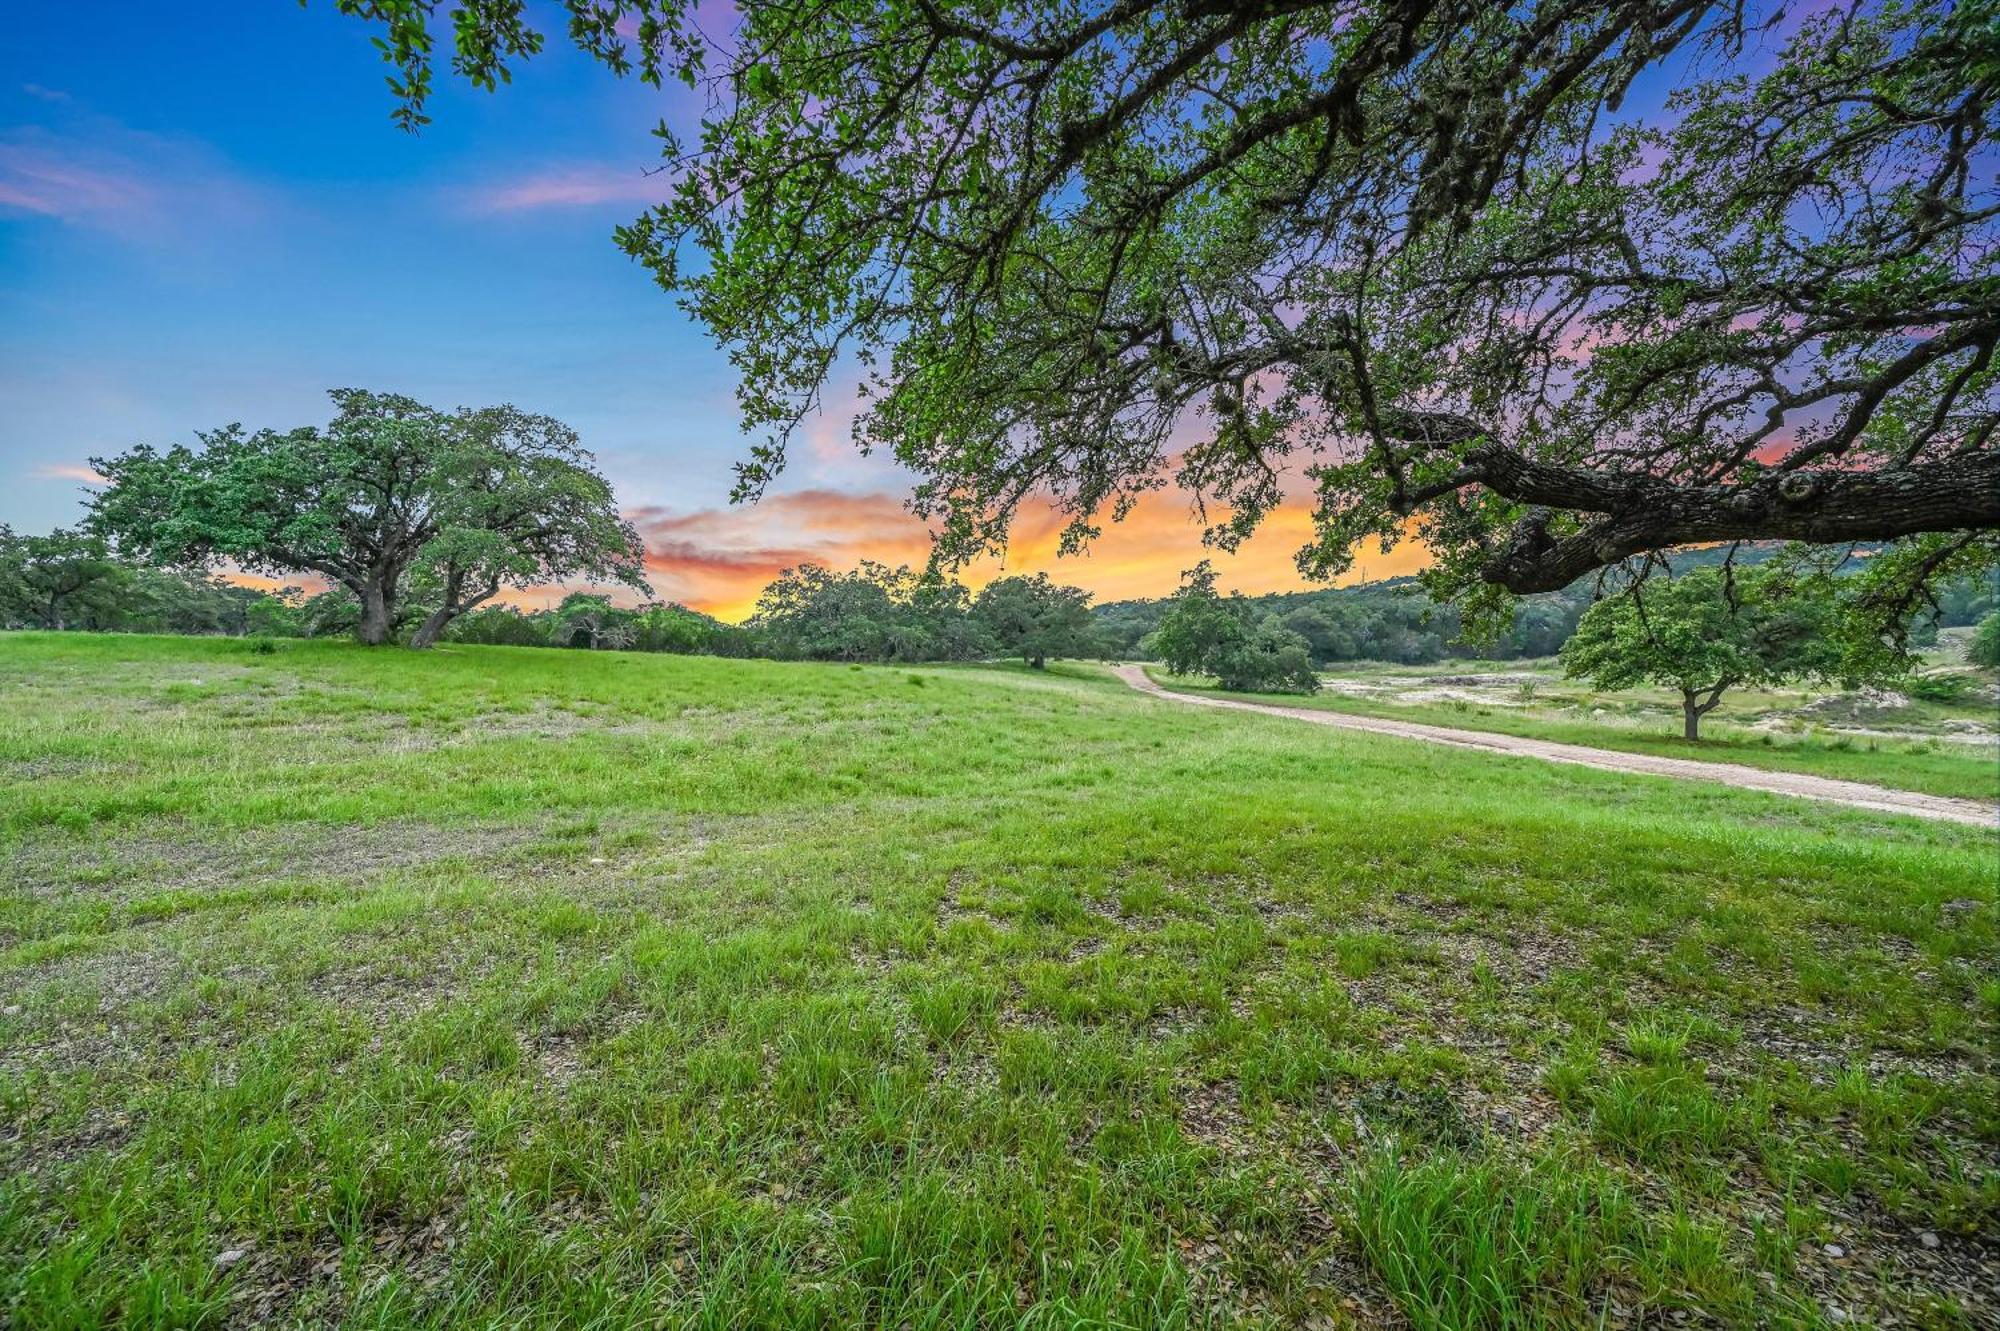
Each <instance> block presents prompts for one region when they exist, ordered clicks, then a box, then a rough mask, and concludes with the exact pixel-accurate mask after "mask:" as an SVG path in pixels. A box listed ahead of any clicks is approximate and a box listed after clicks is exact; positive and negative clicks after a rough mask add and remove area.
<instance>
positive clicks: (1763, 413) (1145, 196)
mask: <svg viewBox="0 0 2000 1331" xmlns="http://www.w3.org/2000/svg"><path fill="white" fill-rule="evenodd" d="M341 4H342V8H344V9H346V10H348V11H350V12H353V13H356V14H359V15H361V16H363V17H365V18H368V19H371V20H373V21H376V22H378V23H380V24H382V25H383V26H384V28H385V40H384V43H383V53H384V58H385V59H387V60H388V61H390V62H391V64H392V65H393V66H394V67H395V69H396V71H397V72H396V76H395V78H394V79H392V85H393V86H394V88H395V90H396V94H397V96H398V99H399V108H398V114H399V115H400V116H401V117H402V118H403V119H404V120H405V122H406V123H409V124H415V123H418V122H420V120H421V117H422V107H423V99H424V96H425V94H426V92H427V91H428V89H429V87H430V84H431V78H432V66H433V62H434V60H435V58H436V57H435V53H434V38H433V35H432V28H433V27H434V26H441V25H442V21H443V20H442V18H441V16H440V15H439V12H438V11H439V10H440V8H441V7H442V0H397V3H394V4H389V3H384V2H382V0H341ZM564 8H565V9H566V10H567V13H568V16H569V20H570V33H571V37H572V39H573V40H574V41H575V42H576V43H577V44H578V45H579V46H580V47H581V48H583V49H584V50H585V51H587V52H589V53H590V54H591V55H593V56H594V57H596V58H597V59H599V60H601V61H603V62H604V63H605V64H606V65H608V66H609V67H610V68H612V69H613V70H614V71H617V72H619V73H626V72H630V71H634V70H636V71H637V72H638V73H639V74H640V75H641V76H642V77H644V78H647V79H649V80H652V81H655V82H657V81H659V80H661V79H663V78H665V77H670V76H678V77H681V78H684V79H686V80H687V81H688V82H690V83H696V84H702V83H705V85H706V86H707V87H708V88H709V90H710V92H711V94H712V103H711V110H710V112H709V114H708V115H707V117H706V118H705V119H704V121H703V124H702V126H701V129H700V132H699V137H698V141H695V142H693V143H692V144H691V145H690V146H689V147H687V148H686V149H683V147H682V145H681V144H680V143H679V141H678V140H676V139H675V138H674V136H673V135H672V134H670V133H667V132H666V129H665V127H664V126H663V127H662V135H663V137H664V138H665V139H666V140H667V145H666V150H667V156H668V159H669V161H668V164H669V166H670V168H671V169H672V171H673V172H674V173H675V180H676V192H675V195H674V198H673V200H672V202H670V203H668V204H666V205H664V206H662V207H660V208H658V209H655V210H653V211H651V212H649V213H647V214H646V215H644V216H643V217H641V218H639V219H637V220H636V221H634V222H633V223H632V224H631V225H630V226H628V227H626V228H624V229H622V230H621V232H620V233H619V239H620V242H621V243H622V244H623V245H624V247H625V248H626V249H627V250H628V251H629V252H630V253H632V254H633V255H634V256H635V257H637V258H638V259H640V260H641V261H643V262H644V263H645V264H647V265H648V266H649V267H650V268H651V269H652V270H653V272H654V274H655V275H656V277H657V278H658V280H659V281H660V282H661V284H662V285H664V286H666V287H667V288H669V289H671V290H675V291H677V292H679V293H680V294H681V295H682V297H683V299H684V300H685V301H686V303H687V304H688V306H689V308H690V309H692V310H693V311H694V313H695V314H696V315H698V316H699V317H700V318H701V319H702V320H703V321H704V322H705V323H706V324H707V325H708V326H709V328H710V329H711V330H712V331H713V332H714V334H715V336H716V337H717V338H718V339H719V340H720V341H721V342H722V343H723V344H724V345H725V346H726V347H728V348H729V350H730V352H731V354H732V355H733V357H734V358H735V361H736V365H737V367H738V369H739V371H740V373H741V377H742V382H741V389H740V392H741V400H742V406H743V414H744V418H745V421H746V424H747V425H749V426H750V427H752V428H753V429H756V430H762V431H768V438H767V441H766V442H764V443H762V444H760V445H758V446H757V447H756V448H755V450H754V451H753V454H752V456H751V457H750V459H749V460H748V461H747V462H746V463H745V464H744V465H743V468H742V471H741V477H740V483H739V487H738V489H739V493H740V494H746V495H749V494H755V493H757V492H759V491H760V490H761V488H762V487H763V486H764V485H765V484H766V483H767V482H768V481H769V480H770V478H771V477H772V476H773V475H775V474H776V472H777V471H778V470H779V469H780V468H781V467H782V465H783V462H784V449H785V443H786V440H787V439H788V437H789V434H790V431H791V428H792V426H793V425H794V424H795V423H796V422H797V421H799V420H800V419H801V418H802V416H803V415H804V414H805V413H807V412H808V411H810V410H811V409H812V408H813V407H814V405H815V404H816V403H817V401H818V399H819V395H820V393H821V391H822V389H823V388H824V387H825V385H826V383H827V381H828V378H829V376H830V375H831V374H832V373H834V372H835V369H836V367H837V366H838V365H839V364H840V361H841V358H842V357H843V356H844V355H847V356H853V357H855V358H856V359H858V361H859V362H860V363H862V364H864V365H866V366H867V367H869V371H868V372H869V374H870V376H871V382H870V384H869V390H870V398H869V400H870V402H871V404H872V405H871V406H870V408H869V410H868V411H867V412H866V413H865V414H864V415H863V416H862V418H861V419H860V421H859V422H858V424H857V434H858V436H859V441H860V442H861V443H862V444H864V445H866V446H879V447H881V448H884V449H886V450H889V451H891V452H893V454H894V455H895V456H896V457H897V458H898V459H899V460H900V461H902V462H903V463H905V464H906V465H908V466H909V467H911V468H912V469H914V470H915V471H916V472H917V473H918V475H919V476H920V478H921V482H920V484H919V486H918V488H917V490H916V493H915V496H914V501H913V502H914V505H915V507H916V508H917V510H918V511H919V512H920V513H922V514H925V515H926V516H929V517H932V518H934V519H935V520H936V522H937V531H938V536H939V552H940V554H941V555H942V556H943V557H944V558H946V559H947V560H950V559H959V558H964V557H967V556H969V555H971V554H973V553H976V552H977V551H979V550H981V549H985V548H989V547H991V546H992V545H994V544H995V543H997V542H1000V541H1002V540H1004V537H1005V534H1006V531H1007V527H1008V522H1009V519H1010V518H1011V516H1012V515H1013V513H1014V511H1015V509H1016V508H1017V506H1018V505H1019V504H1020V503H1021V502H1022V501H1023V500H1024V499H1025V498H1027V497H1028V496H1030V495H1046V496H1052V497H1053V498H1054V500H1055V502H1056V503H1057V504H1058V505H1059V506H1060V507H1061V508H1062V509H1063V510H1064V511H1066V512H1067V514H1068V515H1069V517H1070V524H1069V527H1068V530H1067V533H1066V541H1067V542H1068V544H1069V545H1071V546H1075V545H1077V544H1080V543H1082V542H1085V541H1087V540H1089V539H1090V538H1091V537H1093V536H1094V535H1095V534H1096V533H1097V532H1098V530H1099V527H1100V524H1101V522H1102V520H1103V519H1104V518H1105V517H1106V516H1110V517H1114V518H1115V517H1117V516H1121V515H1122V514H1123V512H1124V511H1125V509H1126V508H1127V507H1128V506H1129V504H1130V503H1131V502H1132V501H1133V500H1134V498H1135V497H1136V496H1137V495H1139V494H1140V493H1142V492H1144V491H1145V490H1147V489H1149V488H1152V487H1155V486H1159V485H1161V484H1164V483H1165V482H1166V481H1167V480H1168V478H1170V477H1171V478H1173V479H1175V480H1178V481H1179V482H1180V483H1181V484H1183V485H1185V486H1187V487H1188V488H1189V489H1191V490H1193V491H1195V492H1196V493H1198V494H1199V495H1201V496H1203V497H1204V500H1205V501H1207V502H1214V503H1217V504H1219V505H1220V506H1221V509H1222V510H1224V511H1223V512H1221V513H1219V514H1218V517H1217V520H1216V521H1215V522H1214V523H1213V525H1212V526H1211V528H1210V536H1211V538H1212V539H1213V540H1215V541H1216V542H1217V543H1219V544H1220V545H1222V546H1224V547H1227V546H1230V545H1232V544H1234V543H1235V542H1237V541H1240V540H1241V539H1243V538H1244V537H1245V536H1246V535H1247V534H1248V533H1249V532H1250V531H1251V530H1253V529H1254V528H1255V527H1256V525H1257V524H1258V522H1259V521H1260V520H1261V518H1262V517H1263V516H1264V515H1265V514H1266V513H1268V512H1269V511H1270V509H1271V508H1272V507H1273V506H1274V505H1275V504H1277V503H1278V502H1279V501H1280V499H1281V498H1282V497H1283V496H1284V494H1285V486H1286V484H1287V482H1286V475H1287V472H1288V470H1293V471H1296V470H1301V469H1302V470H1303V471H1304V473H1305V474H1306V475H1307V476H1308V477H1309V478H1310V483H1311V484H1312V486H1313V487H1314V489H1315V492H1316V495H1317V509H1316V515H1315V521H1316V536H1315V539H1314V540H1313V541H1312V542H1311V543H1310V545H1308V546H1307V547H1306V548H1305V549H1304V550H1302V551H1301V553H1300V563H1301V567H1302V568H1303V569H1305V570H1306V571H1307V572H1309V573H1313V574H1322V575H1330V574H1334V573H1338V572H1340V571H1342V570H1344V569H1346V568H1347V567H1349V565H1350V563H1351V562H1352V560H1353V559H1354V557H1355V554H1356V551H1357V550H1358V549H1360V548H1362V547H1363V546H1364V545H1365V544H1366V543H1368V542H1371V541H1377V540H1379V541H1382V542H1384V543H1388V542H1393V541H1397V540H1402V539H1408V538H1412V537H1415V538H1420V539H1422V540H1423V541H1424V542H1426V543H1427V544H1428V546H1429V547H1430V549H1431V550H1432V552H1433V553H1434V555H1435V558H1436V565H1435V567H1434V568H1433V569H1432V571H1431V572H1430V573H1429V574H1428V575H1427V577H1428V580H1429V583H1430V586H1431V588H1432V590H1433V591H1435V592H1437V593H1438V594H1440V595H1442V596H1447V597H1454V598H1458V599H1461V600H1464V601H1467V602H1468V603H1469V604H1470V605H1472V607H1473V608H1475V609H1478V610H1483V611H1485V612H1488V613H1489V614H1490V615H1493V616H1497V615H1499V614H1501V613H1502V612H1503V606H1504V602H1505V600H1506V599H1507V596H1508V595H1509V594H1518V593H1527V592H1535V591H1545V590H1551V589H1555V588H1559V587H1562V586H1565V585H1567V584H1568V583H1570V582H1572V581H1574V580H1575V579H1577V578H1579V577H1582V576H1585V575H1588V574H1590V573H1592V572H1593V571H1596V570H1601V569H1604V568H1606V567H1607V566H1612V565H1616V564H1619V563H1620V562H1621V561H1625V560H1627V559H1628V558H1631V557H1634V556H1640V557H1643V556H1647V555H1649V554H1650V553H1651V552H1653V551H1657V550H1661V549H1665V548H1669V547H1672V546H1676V545H1682V544H1687V543H1694V542H1716V541H1734V540H1756V539H1784V540H1795V541H1802V542H1808V543H1817V544H1832V543H1841V542H1850V541H1857V540H1866V541H1886V542H1896V543H1898V544H1899V546H1900V547H1902V549H1901V552H1900V555H1899V557H1897V558H1893V559H1884V560H1882V561H1881V562H1880V563H1878V564H1876V565H1875V566H1874V571H1873V576H1874V578H1875V581H1876V583H1877V584H1878V585H1877V586H1876V588H1875V594H1874V598H1873V603H1874V604H1876V605H1877V606H1879V607H1880V608H1881V609H1882V610H1883V612H1884V615H1883V619H1884V622H1885V623H1886V622H1892V621H1894V620H1895V619H1896V617H1897V616H1898V615H1900V614H1902V613H1903V612H1905V611H1906V610H1907V609H1908V608H1909V606H1910V605H1911V604H1912V603H1913V601H1914V600H1915V598H1918V597H1920V596H1922V595H1924V594H1925V590H1926V588H1927V587H1928V585H1929V584H1930V583H1932V582H1933V581H1935V580H1936V579H1938V578H1940V577H1943V576H1947V575H1955V574H1959V573H1963V572H1964V571H1965V570H1966V569H1968V568H1970V567H1974V566H1977V565H1978V564H1981V563H1990V562H1992V561H1993V559H1994V558H1995V549H1996V542H1995V535H1994V529H1995V528H1996V527H2000V448H1997V447H1996V443H1995V439H1994V433H1995V426H1996V423H2000V398H1996V386H1995V381H1994V374H1993V366H1992V356H1993V350H1994V346H1995V343H1996V340H2000V313H1996V311H2000V270H1996V264H2000V245H1996V244H1995V243H1994V242H1995V239H1996V235H1995V216H1996V208H2000V195H1996V192H1995V182H1994V179H1993V174H1992V172H1991V171H1990V170H1988V169H1986V168H1984V167H1983V166H1981V165H1979V163H1980V162H1981V161H1982V160H1983V157H1982V155H1983V154H1987V153H1989V152H1990V145H1991V141H1992V138H1993V135H1994V132H1995V128H1996V92H2000V25H1996V20H1995V5H1994V4H1993V3H1992V0H1960V2H1958V3H1952V2H1951V0H1908V3H1903V2H1901V0H1879V2H1870V0H1859V2H1857V3H1852V4H1849V5H1846V6H1841V7H1836V8H1835V9H1833V10H1832V11H1830V12H1824V13H1818V14H1810V15H1806V16H1804V17H1803V18H1795V19H1791V20H1788V22H1789V23H1790V24H1791V26H1789V27H1787V28H1785V29H1783V30H1780V29H1778V28H1777V27H1775V26H1774V25H1775V24H1777V22H1778V21H1779V19H1780V17H1781V16H1782V15H1783V12H1784V11H1783V8H1782V7H1781V6H1777V5H1771V6H1768V7H1764V8H1759V7H1757V6H1755V5H1753V4H1752V3H1751V2H1750V0H1617V2H1616V3H1609V4H1599V3H1583V0H1545V3H1539V4H1536V5H1533V6H1504V5H1493V4H1488V3H1483V2H1480V0H1282V2H1273V0H1262V2H1260V3H1253V4H1242V5H1213V4H1207V3H1202V2H1201V0H1095V2H1091V0H1049V2H1048V3H1039V4H1034V5H1025V6H1006V5H1000V4H994V3H974V4H964V5H950V6H946V5H939V4H934V3H929V0H920V2H919V3H915V4H884V3H848V2H846V0H743V3H741V4H739V5H738V6H737V9H738V11H739V18H738V21H737V24H736V27H735V30H734V32H733V34H731V35H729V36H728V37H727V38H726V39H725V40H723V41H722V42H720V43H710V42H709V41H708V40H706V39H705V38H704V36H703V35H702V34H701V33H700V32H699V31H698V30H697V29H696V28H695V27H694V26H693V23H692V18H691V9H690V7H688V6H687V5H686V4H684V3H683V2H682V0H616V2H615V3H604V2H603V0H565V5H564ZM524 14H525V10H524V5H523V3H522V0H476V2H475V3H465V4H461V5H460V6H459V7H458V8H456V9H455V10H454V14H453V19H452V24H453V26H452V30H451V31H452V35H451V38H450V40H451V42H452V45H453V51H452V55H451V63H452V65H453V67H454V68H455V69H456V70H457V71H458V72H459V73H460V74H462V75H463V76H465V77H467V78H469V79H471V80H472V81H473V82H475V83H477V84H481V85H483V86H488V87H491V86H494V85H495V83H496V82H498V81H500V80H502V79H504V78H505V77H506V75H507V73H508V71H509V69H510V68H511V67H512V65H513V64H515V63H516V62H518V61H519V60H521V59H525V58H528V57H530V56H532V55H533V54H535V52H536V51H538V50H539V49H540V47H541V43H542V39H541V37H540V35H539V34H538V33H537V32H535V31H534V29H533V27H532V25H531V24H530V23H528V22H527V20H526V19H525V17H524ZM1752 37H1754V38H1755V39H1756V40H1757V41H1758V42H1759V43H1760V44H1768V43H1775V44H1778V45H1779V50H1778V54H1777V57H1776V58H1775V59H1773V60H1769V61H1757V62H1752V61H1749V60H1746V59H1741V58H1739V57H1740V56H1741V54H1742V50H1743V44H1744V42H1745V40H1746V38H1752ZM1663 67H1666V68H1668V73H1669V76H1670V77H1671V78H1673V80H1674V81H1675V83H1676V85H1677V86H1678V88H1679V91H1678V92H1676V93H1675V95H1674V97H1673V99H1672V101H1671V103H1670V105H1669V106H1668V107H1667V108H1666V110H1665V112H1664V114H1661V115H1658V116H1654V117H1652V118H1651V123H1639V122H1638V121H1637V120H1636V119H1634V118H1631V117H1625V116H1621V109H1622V106H1623V99H1624V97H1625V95H1626V93H1627V91H1628V90H1629V89H1630V88H1631V86H1632V84H1633V81H1634V80H1635V78H1637V77H1638V76H1639V75H1640V74H1641V73H1643V72H1645V71H1647V70H1649V69H1659V68H1663ZM691 251H699V252H700V256H701V257H700V258H699V260H696V259H695V258H694V256H693V254H692V253H691ZM1190 420H1193V421H1196V422H1198V423H1199V424H1200V425H1201V427H1202V428H1201V429H1200V431H1199V432H1198V434H1197V436H1196V437H1195V438H1194V439H1193V441H1192V442H1191V443H1190V442H1187V440H1186V438H1185V436H1183V435H1176V433H1175V431H1176V430H1177V428H1184V423H1185V422H1188V421H1190ZM1641 566H1642V567H1643V559H1642V565H1641Z"/></svg>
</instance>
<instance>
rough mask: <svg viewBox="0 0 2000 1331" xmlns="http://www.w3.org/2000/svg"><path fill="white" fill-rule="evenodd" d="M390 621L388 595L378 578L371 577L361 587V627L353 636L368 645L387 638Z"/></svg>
mask: <svg viewBox="0 0 2000 1331" xmlns="http://www.w3.org/2000/svg"><path fill="white" fill-rule="evenodd" d="M390 623H391V618H390V607H389V596H388V593H387V591H386V589H385V588H384V587H383V585H382V582H381V580H380V579H371V580H370V581H368V582H367V583H365V584H363V585H362V588H361V627H360V628H358V629H357V630H355V635H354V636H355V637H357V638H359V639H360V640H361V641H362V642H363V643H364V644H366V645H367V646H370V647H380V646H381V645H382V644H383V643H385V642H387V641H388V640H389V627H390Z"/></svg>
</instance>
